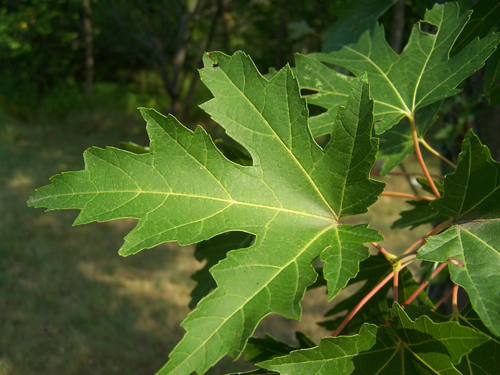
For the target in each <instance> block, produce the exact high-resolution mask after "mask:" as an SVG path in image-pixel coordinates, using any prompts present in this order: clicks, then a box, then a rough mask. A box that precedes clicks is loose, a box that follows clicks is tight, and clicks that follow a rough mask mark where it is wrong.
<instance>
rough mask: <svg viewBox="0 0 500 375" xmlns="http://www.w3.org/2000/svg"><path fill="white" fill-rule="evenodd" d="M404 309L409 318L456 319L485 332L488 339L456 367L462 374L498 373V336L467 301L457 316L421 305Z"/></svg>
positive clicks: (499, 350) (444, 320)
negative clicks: (426, 316) (487, 326)
mask: <svg viewBox="0 0 500 375" xmlns="http://www.w3.org/2000/svg"><path fill="white" fill-rule="evenodd" d="M405 311H406V313H407V314H408V316H409V317H410V318H411V319H417V318H419V317H420V316H422V315H428V316H429V318H431V319H432V320H433V321H435V322H449V321H452V320H458V322H459V323H460V324H461V325H463V326H465V327H470V328H473V329H475V330H476V331H477V332H482V333H484V334H486V335H487V336H489V338H490V340H489V341H487V342H485V343H484V344H483V345H481V346H479V347H477V348H474V350H473V351H472V352H471V353H469V354H466V355H465V356H464V357H463V358H462V361H461V362H460V364H459V365H457V366H456V368H457V369H458V370H459V371H460V372H461V373H462V374H464V375H494V374H497V373H498V369H499V368H500V356H499V355H498V353H500V337H497V336H494V335H493V334H492V333H491V332H490V330H488V328H486V326H485V325H484V324H483V323H482V321H481V319H480V318H479V316H478V315H477V313H476V312H475V311H474V310H473V309H472V306H471V304H470V303H467V305H466V306H465V307H464V308H463V309H462V311H460V312H459V313H458V315H457V316H454V315H451V316H444V315H440V314H437V313H435V312H433V311H430V310H428V309H427V308H425V307H423V306H419V307H417V306H406V308H405Z"/></svg>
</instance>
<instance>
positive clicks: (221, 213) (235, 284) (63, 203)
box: [29, 53, 384, 375]
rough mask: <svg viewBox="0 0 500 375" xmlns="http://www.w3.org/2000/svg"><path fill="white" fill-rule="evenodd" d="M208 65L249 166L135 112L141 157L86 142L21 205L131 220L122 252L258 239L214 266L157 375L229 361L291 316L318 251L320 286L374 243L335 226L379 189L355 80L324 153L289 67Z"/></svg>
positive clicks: (240, 60)
mask: <svg viewBox="0 0 500 375" xmlns="http://www.w3.org/2000/svg"><path fill="white" fill-rule="evenodd" d="M204 63H205V68H204V69H202V70H201V72H200V74H201V78H202V81H203V82H204V83H205V85H206V86H207V87H208V88H209V89H210V91H211V92H212V94H213V95H214V98H213V99H212V100H210V101H209V102H207V103H205V104H204V105H203V106H202V108H203V109H205V110H206V111H207V112H208V113H209V114H210V115H211V116H212V118H213V119H214V120H215V121H217V122H218V123H219V124H221V125H222V126H223V127H224V128H225V129H226V132H227V134H228V135H229V136H231V137H232V138H233V139H235V140H236V141H237V142H239V143H240V144H241V145H242V146H244V147H245V148H246V149H247V150H248V152H249V153H250V156H251V158H252V160H253V165H252V166H242V165H238V164H235V163H233V162H230V161H229V160H227V159H226V158H225V157H224V156H223V155H222V153H221V152H220V151H219V150H218V149H217V148H216V146H215V145H214V143H213V142H212V140H211V138H210V137H209V136H208V135H207V134H206V133H205V131H204V130H203V129H202V128H201V127H198V128H197V129H196V131H195V132H194V133H193V132H191V131H190V130H188V129H187V128H185V127H184V126H182V125H181V124H180V123H179V122H178V121H177V120H176V119H175V118H173V117H171V116H169V117H164V116H162V115H161V114H159V113H157V112H156V111H154V110H149V109H142V110H141V112H142V115H143V117H144V118H145V119H146V121H147V131H148V134H149V137H150V139H151V144H150V152H149V153H147V154H142V155H137V154H133V153H130V152H127V151H123V150H118V149H114V148H107V149H105V150H103V149H99V148H91V149H89V150H87V151H86V152H85V170H83V171H78V172H69V173H63V174H61V175H57V176H55V177H53V178H52V184H51V185H48V186H46V187H43V188H41V189H38V190H37V192H36V194H35V195H34V196H33V197H32V198H31V199H30V201H29V204H30V205H32V206H37V207H39V206H42V207H47V208H48V209H49V210H51V209H69V208H73V209H80V210H81V212H80V214H79V216H78V218H77V219H76V222H75V224H83V223H88V222H91V221H105V220H113V219H118V218H123V217H132V218H137V219H139V223H138V225H137V226H136V227H135V228H134V229H133V230H132V231H131V233H129V234H128V235H127V236H126V238H125V243H124V245H123V246H122V248H121V249H120V254H122V255H129V254H133V253H136V252H138V251H140V250H142V249H145V248H149V247H152V246H155V245H158V244H160V243H162V242H166V241H177V242H179V243H180V244H182V245H187V244H190V243H193V242H198V241H202V240H206V239H209V238H211V237H214V236H216V235H218V234H221V233H224V232H228V231H245V232H248V233H251V234H253V235H255V236H256V237H255V242H254V244H253V245H252V246H250V247H248V248H245V249H240V250H235V251H230V252H229V253H228V254H227V258H226V259H224V260H222V261H220V262H219V263H218V264H217V265H216V266H214V267H213V268H212V269H211V270H210V272H211V274H212V275H213V277H214V279H215V281H216V283H217V288H216V289H215V291H214V292H213V293H212V294H210V295H209V296H207V297H205V298H204V299H203V300H201V301H200V302H199V303H198V306H197V308H196V309H195V310H194V311H193V312H191V314H189V316H188V318H187V319H186V320H185V321H184V322H183V323H182V326H183V327H184V328H185V329H186V331H187V332H186V334H185V336H184V338H183V339H182V341H181V342H180V343H179V344H178V346H177V347H176V348H175V349H174V351H173V352H172V353H171V354H170V361H169V362H168V363H167V364H166V365H165V367H164V368H163V369H162V370H160V373H162V374H167V373H172V374H183V375H184V374H189V373H191V372H193V371H196V372H198V373H203V372H205V371H206V370H207V369H208V368H209V367H210V366H212V365H214V364H215V363H216V362H217V361H218V360H219V359H220V358H221V357H222V356H224V355H225V354H226V353H229V354H230V355H231V356H233V357H237V356H238V355H239V354H240V353H241V352H242V350H243V349H244V347H245V344H246V341H247V339H248V337H249V336H250V335H251V334H252V332H253V331H254V330H255V327H256V325H257V324H258V322H259V321H260V320H261V319H262V318H263V317H265V316H266V315H268V314H270V313H273V312H274V313H279V314H281V315H283V316H285V317H288V318H295V319H299V318H300V317H301V307H300V303H299V302H300V300H301V299H302V297H303V295H304V292H305V289H306V288H307V286H309V285H311V284H312V283H313V282H314V281H315V279H316V276H317V274H316V272H315V271H314V268H313V267H312V266H311V262H312V261H313V260H314V259H315V258H317V257H318V256H320V255H321V256H322V257H323V258H324V260H325V262H326V263H327V265H328V266H329V272H328V275H325V278H326V279H327V282H328V288H329V289H330V290H334V291H338V290H339V289H341V288H342V287H343V286H345V284H346V283H347V282H348V280H349V278H350V277H353V276H355V275H356V273H357V271H358V268H359V262H360V261H361V260H363V259H365V258H367V257H368V256H369V252H368V249H367V248H365V247H363V246H362V243H363V242H369V241H379V240H381V236H380V235H379V234H378V232H377V231H375V230H373V229H369V228H367V226H366V225H361V226H348V225H340V220H341V218H342V217H344V216H348V215H354V214H358V213H363V212H366V211H367V207H368V206H369V205H371V204H372V203H373V202H375V201H376V200H377V198H378V195H379V194H380V193H381V192H382V190H383V187H384V184H383V183H381V182H376V181H373V180H370V179H369V172H370V169H371V167H372V165H373V163H374V162H375V155H376V152H377V148H378V146H377V140H376V139H373V138H371V129H372V124H373V115H372V102H371V101H370V100H369V96H368V92H369V88H368V85H367V83H366V82H363V81H361V80H360V81H358V82H357V83H356V87H355V88H354V89H353V91H352V92H351V94H350V96H349V100H348V104H347V108H346V109H345V110H341V111H340V114H339V119H338V126H336V127H335V130H334V131H333V134H332V137H331V140H330V142H329V144H328V145H327V146H326V148H325V149H324V150H323V149H322V148H320V147H319V146H318V145H317V144H316V143H315V141H314V139H313V138H312V135H311V133H310V130H309V127H308V111H307V107H306V104H305V100H304V99H302V98H301V96H300V89H299V85H298V82H297V81H296V79H295V77H294V76H293V73H292V71H291V69H290V68H289V67H288V66H287V67H285V68H283V69H282V70H280V71H279V72H278V73H277V74H276V75H275V76H274V77H273V78H272V79H271V80H270V81H268V80H266V79H265V78H264V77H262V76H261V75H260V74H259V72H258V71H257V69H256V68H255V66H254V64H253V62H252V61H251V60H250V58H249V57H248V56H246V55H245V54H243V53H236V54H235V55H234V56H232V57H230V56H227V55H224V54H221V53H213V54H211V55H207V56H205V58H204ZM358 236H359V239H358V240H357V241H356V237H358ZM330 297H333V295H330Z"/></svg>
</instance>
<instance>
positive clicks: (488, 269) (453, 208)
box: [417, 130, 500, 336]
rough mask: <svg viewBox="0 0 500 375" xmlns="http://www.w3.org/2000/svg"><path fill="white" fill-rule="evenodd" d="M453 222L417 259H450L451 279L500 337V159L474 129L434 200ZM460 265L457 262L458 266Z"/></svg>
mask: <svg viewBox="0 0 500 375" xmlns="http://www.w3.org/2000/svg"><path fill="white" fill-rule="evenodd" d="M430 207H431V208H432V209H434V210H435V211H437V212H438V213H440V214H442V215H447V216H449V217H451V218H452V219H453V220H452V226H451V228H449V229H447V230H446V231H445V232H443V233H441V234H439V235H437V236H432V237H429V238H428V239H427V241H428V243H427V244H426V245H424V246H423V247H422V248H421V249H420V250H419V251H418V254H417V258H419V259H424V260H430V261H434V262H446V261H447V260H448V259H449V258H450V257H453V258H455V259H457V260H459V261H460V262H461V263H457V262H455V263H453V262H452V263H450V265H449V269H450V274H451V279H452V280H453V281H454V282H455V283H456V284H458V285H460V286H462V287H463V288H464V289H465V290H466V291H467V293H468V294H469V297H470V300H471V302H472V306H473V307H474V309H475V310H476V312H477V313H478V315H479V316H480V317H481V319H482V321H483V322H484V324H485V325H486V326H487V327H488V328H489V329H490V330H491V332H493V333H494V334H495V335H497V336H500V325H499V324H498V322H500V275H499V273H498V270H499V269H500V236H499V235H498V234H499V233H500V163H498V162H495V161H494V160H493V159H492V158H491V155H490V151H489V150H488V148H487V147H486V146H483V145H482V144H481V142H480V140H479V138H478V137H477V136H476V135H475V134H474V133H473V132H472V130H470V131H469V132H468V133H467V134H466V136H465V139H464V141H463V143H462V152H461V153H460V154H459V156H458V163H457V169H456V170H455V172H454V173H451V174H449V175H447V176H446V177H445V179H444V195H443V196H442V197H441V198H439V199H436V200H435V201H433V202H432V203H431V204H430ZM456 264H458V266H457V265H456Z"/></svg>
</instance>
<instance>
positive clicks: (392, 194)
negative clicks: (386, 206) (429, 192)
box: [380, 191, 435, 201]
mask: <svg viewBox="0 0 500 375" xmlns="http://www.w3.org/2000/svg"><path fill="white" fill-rule="evenodd" d="M380 195H385V196H387V197H397V198H408V199H419V200H426V201H433V200H434V199H435V198H432V197H424V196H423V195H413V194H406V193H399V192H397V191H383V192H382V194H380Z"/></svg>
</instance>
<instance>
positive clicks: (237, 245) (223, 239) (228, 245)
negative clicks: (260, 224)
mask: <svg viewBox="0 0 500 375" xmlns="http://www.w3.org/2000/svg"><path fill="white" fill-rule="evenodd" d="M254 238H255V236H254V235H252V234H249V233H245V232H228V233H223V234H220V235H218V236H215V237H214V238H211V239H209V240H206V241H202V242H200V243H199V244H197V245H196V250H195V253H194V256H195V258H196V259H197V260H198V261H200V262H202V261H203V260H206V263H205V265H204V266H203V268H202V269H200V270H198V271H196V272H195V274H194V275H193V276H191V278H192V279H193V280H194V281H196V283H197V284H196V286H195V288H194V289H193V291H192V292H191V301H190V302H189V308H191V309H193V308H194V307H196V305H197V304H198V302H200V300H201V299H202V298H203V297H205V296H206V295H208V294H209V293H210V292H211V291H212V290H213V289H215V287H216V286H217V284H216V283H215V280H214V278H213V277H212V274H211V273H210V272H209V270H210V268H212V267H213V266H214V265H216V264H217V263H218V262H219V261H221V260H222V259H224V258H225V257H226V254H227V252H228V251H231V250H237V249H243V248H246V247H249V246H250V245H252V243H253V241H254Z"/></svg>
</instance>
